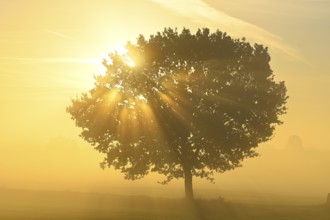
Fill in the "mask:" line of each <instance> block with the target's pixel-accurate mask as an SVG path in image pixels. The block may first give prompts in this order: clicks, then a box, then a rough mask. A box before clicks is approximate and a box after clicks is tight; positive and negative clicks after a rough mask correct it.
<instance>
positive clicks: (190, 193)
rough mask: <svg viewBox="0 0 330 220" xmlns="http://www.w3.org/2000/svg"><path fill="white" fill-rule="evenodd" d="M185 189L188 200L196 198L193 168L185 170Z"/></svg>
mask: <svg viewBox="0 0 330 220" xmlns="http://www.w3.org/2000/svg"><path fill="white" fill-rule="evenodd" d="M184 189H185V198H186V199H188V200H193V199H194V194H193V188H192V174H191V170H189V169H185V170H184Z"/></svg>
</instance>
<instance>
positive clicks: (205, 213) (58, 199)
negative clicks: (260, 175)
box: [0, 190, 330, 220]
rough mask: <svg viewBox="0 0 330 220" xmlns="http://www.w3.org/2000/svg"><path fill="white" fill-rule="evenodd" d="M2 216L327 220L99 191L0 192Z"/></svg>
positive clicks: (274, 209) (326, 211) (317, 210)
mask: <svg viewBox="0 0 330 220" xmlns="http://www.w3.org/2000/svg"><path fill="white" fill-rule="evenodd" d="M0 219H1V220H16V219H17V220H83V219H86V220H87V219H90V220H111V219H113V220H115V219H118V220H124V219H133V220H149V219H150V220H152V219H156V220H165V219H168V220H170V219H174V220H176V219H183V220H184V219H189V220H197V219H205V220H209V219H210V220H216V219H223V220H236V219H238V220H330V207H326V206H325V205H321V204H320V205H314V206H312V205H305V206H302V205H299V206H298V205H270V204H249V203H234V202H226V201H221V200H201V199H197V200H196V202H195V203H190V202H186V201H185V200H183V199H168V198H166V199H165V198H151V197H143V196H119V195H110V194H101V193H77V192H51V191H43V192H42V191H23V190H0Z"/></svg>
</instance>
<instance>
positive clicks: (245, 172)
mask: <svg viewBox="0 0 330 220" xmlns="http://www.w3.org/2000/svg"><path fill="white" fill-rule="evenodd" d="M329 11H330V1H328V0H286V1H284V0H249V1H245V0H233V1H224V0H223V1H220V0H204V1H203V0H139V1H135V0H121V1H115V0H79V1H78V0H70V1H68V0H58V1H52V0H30V1H25V0H0V51H1V53H0V187H9V188H11V187H12V188H36V189H39V188H40V189H41V188H42V189H72V190H75V189H78V188H79V189H88V190H92V189H94V188H97V187H104V188H106V187H107V186H116V185H121V184H124V185H125V184H126V185H127V186H130V187H134V186H145V185H148V184H151V185H152V184H153V183H154V182H156V181H157V180H154V179H153V178H150V177H148V178H146V180H142V181H138V182H136V183H133V184H131V183H127V182H124V181H123V180H121V179H122V177H121V175H120V174H118V173H116V172H114V171H112V170H106V171H102V170H101V169H100V168H99V166H98V163H99V162H100V161H101V159H102V155H99V154H98V153H97V152H95V151H94V150H93V149H92V147H90V146H89V145H88V144H87V143H84V142H83V141H82V140H80V138H79V137H78V134H79V129H78V128H76V127H75V125H74V122H73V121H72V120H71V119H70V116H69V115H68V114H67V113H66V112H65V108H66V107H67V106H68V105H69V104H70V99H71V98H74V97H76V95H79V94H80V93H81V92H83V91H86V90H88V89H89V88H91V87H92V86H93V75H94V74H98V73H102V65H101V60H102V58H103V57H105V56H106V54H107V53H108V52H109V51H110V50H113V49H114V48H118V47H120V46H121V45H123V44H124V43H125V42H126V41H128V40H131V41H133V42H134V40H135V39H136V37H137V36H138V35H139V34H144V35H147V36H148V35H149V34H153V33H155V32H157V31H161V30H163V28H164V27H178V28H179V29H180V28H182V27H187V28H190V29H192V30H196V29H197V28H200V27H209V28H211V29H212V30H216V29H220V30H222V31H227V32H228V33H229V34H230V35H232V36H234V37H239V38H241V37H246V38H247V40H248V41H251V42H258V43H262V44H264V45H267V46H268V47H269V48H270V55H271V57H272V61H271V66H272V69H273V70H274V73H275V76H276V79H277V80H284V81H285V82H286V85H287V88H288V94H289V96H290V98H289V101H288V107H289V110H288V113H287V115H285V116H283V117H282V119H283V121H284V124H283V125H281V126H279V127H277V129H276V133H275V136H274V138H273V140H271V141H270V142H268V143H266V144H264V145H263V146H261V147H260V151H261V152H264V157H263V156H261V157H260V158H256V159H253V161H252V160H249V161H247V162H246V163H245V164H244V166H243V168H240V169H238V170H237V171H234V172H230V173H227V174H220V175H217V178H218V179H219V183H217V184H215V185H211V186H210V185H207V184H206V182H201V183H198V184H200V186H203V187H204V186H205V187H209V186H210V187H212V188H219V189H223V188H225V189H233V190H239V189H242V186H240V185H239V184H237V183H235V184H233V183H234V182H237V181H236V180H237V179H238V178H239V179H240V182H241V183H244V185H245V188H244V187H243V189H246V190H257V189H259V188H262V187H264V188H267V187H269V188H271V187H273V188H274V187H275V188H276V187H278V190H279V191H281V190H283V189H287V191H288V192H289V191H290V189H291V188H290V187H294V186H295V185H296V184H297V183H298V181H303V179H304V178H307V179H309V181H307V183H305V184H302V186H301V187H300V189H301V191H305V190H306V189H310V188H311V187H314V188H317V189H318V191H317V192H318V193H321V192H322V193H323V191H325V192H330V188H327V187H328V186H329V185H330V176H329V172H328V170H327V169H326V167H327V166H328V165H330V164H329V162H328V161H329V159H327V158H329V157H326V156H324V155H328V156H330V153H329V152H330V139H329V125H330V116H329V112H330V101H329V96H330V86H329V83H330V75H329V69H330V62H329V57H330V52H329V51H330V43H329V39H330V29H329V24H330V13H329ZM292 138H297V140H299V141H300V142H299V141H298V142H299V143H300V144H298V145H299V147H301V148H302V149H300V150H301V151H300V154H299V155H300V156H299V155H298V154H294V153H293V152H292V151H290V149H288V148H290V146H291V145H294V144H292V143H291V142H290V141H289V140H292ZM288 143H289V144H288ZM291 150H292V149H291ZM311 152H312V153H311ZM297 155H298V156H297ZM307 155H309V156H307ZM322 155H323V156H322ZM320 158H321V159H320ZM291 159H292V160H291ZM279 161H281V163H280V162H279ZM292 164H294V165H292ZM288 166H290V167H291V169H289V168H288ZM292 167H294V168H292ZM307 167H309V168H308V169H309V170H307V171H306V169H307ZM328 167H329V166H328ZM304 171H305V172H304ZM290 172H291V173H290ZM292 172H293V173H294V174H295V175H298V177H297V178H288V179H287V181H286V182H285V181H282V182H281V181H280V180H279V179H281V178H282V179H283V178H286V177H289V176H292ZM271 173H273V174H274V173H275V174H276V175H278V176H276V175H271ZM308 175H311V176H308ZM266 176H267V177H268V176H269V178H270V179H269V178H268V179H269V180H268V181H266V180H265V177H266ZM322 178H323V179H322ZM321 179H322V180H321ZM160 180H162V179H161V178H160ZM198 184H197V187H198ZM155 187H158V186H157V185H155ZM159 187H163V186H159ZM226 187H227V188H226ZM235 187H236V188H235ZM307 191H308V190H307Z"/></svg>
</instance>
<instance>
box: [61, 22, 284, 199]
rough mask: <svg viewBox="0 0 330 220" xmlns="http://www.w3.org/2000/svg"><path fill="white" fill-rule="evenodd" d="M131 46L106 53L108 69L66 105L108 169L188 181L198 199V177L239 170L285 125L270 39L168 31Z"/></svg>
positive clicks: (130, 176) (281, 90) (205, 31)
mask: <svg viewBox="0 0 330 220" xmlns="http://www.w3.org/2000/svg"><path fill="white" fill-rule="evenodd" d="M126 48H127V51H128V52H127V54H126V55H122V54H118V53H117V52H114V53H110V54H109V57H110V61H106V60H104V62H103V65H104V66H105V67H106V69H107V70H106V73H105V74H103V75H98V76H95V86H94V87H93V88H92V89H91V90H90V91H88V92H86V93H83V94H82V95H81V96H80V97H77V98H76V99H73V100H72V103H71V105H70V106H69V107H68V108H67V111H68V112H69V113H70V114H71V116H72V119H73V120H74V121H75V123H76V125H77V126H78V127H80V128H81V129H82V131H81V137H82V138H83V139H84V140H86V141H87V142H89V143H90V144H91V145H93V146H94V148H95V149H96V150H98V151H99V152H102V153H104V156H105V158H104V161H103V162H102V163H101V166H102V167H103V168H104V167H113V168H114V169H117V170H120V171H121V172H122V173H123V174H124V176H125V178H126V179H131V180H135V179H139V178H142V177H144V176H145V175H147V174H148V173H149V172H156V173H159V174H162V175H164V176H165V177H166V178H165V180H164V183H167V182H169V181H171V180H172V179H173V178H183V179H184V183H185V193H186V197H187V198H193V189H192V177H193V176H195V177H200V178H206V179H208V180H211V181H213V174H214V172H224V171H228V170H231V169H234V168H236V167H239V166H240V165H241V162H242V160H243V159H244V158H248V157H254V156H256V155H257V154H256V152H255V148H256V147H257V146H258V144H260V143H262V142H265V141H268V140H269V139H271V138H272V136H273V132H274V129H275V126H276V125H279V124H281V123H282V122H281V121H280V119H279V116H280V115H282V114H284V113H286V106H285V104H286V101H287V95H286V87H285V84H284V82H276V81H275V80H274V74H273V71H272V70H271V68H270V64H269V63H270V56H269V53H268V49H267V47H264V46H263V45H260V44H255V45H251V44H250V43H249V42H247V41H246V40H245V39H244V38H243V39H233V38H232V37H230V36H228V35H227V34H226V33H223V32H221V31H219V30H218V31H216V32H214V33H210V30H209V29H207V28H204V29H199V30H198V31H197V32H196V33H195V34H192V33H191V32H190V30H189V29H186V28H184V29H183V30H182V31H181V32H178V31H177V29H171V28H165V29H164V31H162V32H158V33H157V34H155V35H151V36H150V37H148V38H145V37H144V36H143V35H140V36H139V37H138V38H137V41H136V43H134V44H133V43H130V42H128V43H127V45H126ZM132 62H134V65H133V64H132Z"/></svg>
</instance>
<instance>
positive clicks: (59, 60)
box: [0, 57, 101, 64]
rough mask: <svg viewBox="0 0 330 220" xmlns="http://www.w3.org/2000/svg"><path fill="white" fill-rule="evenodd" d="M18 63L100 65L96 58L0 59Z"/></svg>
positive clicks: (0, 58)
mask: <svg viewBox="0 0 330 220" xmlns="http://www.w3.org/2000/svg"><path fill="white" fill-rule="evenodd" d="M1 60H2V61H9V62H19V63H21V64H35V63H86V64H88V63H91V64H95V63H100V62H101V61H100V59H96V58H77V57H47V58H24V57H0V61H1Z"/></svg>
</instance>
